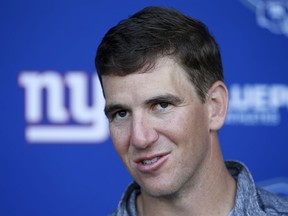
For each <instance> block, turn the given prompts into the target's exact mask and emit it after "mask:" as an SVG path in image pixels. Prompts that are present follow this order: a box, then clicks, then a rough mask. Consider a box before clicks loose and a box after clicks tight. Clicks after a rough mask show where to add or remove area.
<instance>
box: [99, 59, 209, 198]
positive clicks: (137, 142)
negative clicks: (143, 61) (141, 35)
mask: <svg viewBox="0 0 288 216" xmlns="http://www.w3.org/2000/svg"><path fill="white" fill-rule="evenodd" d="M103 86H104V92H105V96H106V107H105V112H106V114H107V116H108V118H109V127H110V134H111V137H112V141H113V143H114V145H115V148H116V150H117V152H118V154H119V156H120V157H121V159H122V161H123V162H124V164H125V166H126V167H127V169H128V170H129V172H130V173H131V175H132V176H133V178H134V179H135V181H136V182H137V183H138V184H139V185H140V186H141V188H142V193H146V194H148V195H151V196H165V195H171V194H174V193H177V192H179V191H181V190H185V188H186V187H187V186H191V185H193V184H195V182H197V181H198V182H199V181H200V179H201V177H200V176H201V175H202V174H201V173H202V172H204V171H205V163H207V161H208V160H209V154H210V153H211V152H210V145H209V115H208V113H209V112H208V107H207V104H206V103H202V102H201V101H200V100H199V98H198V97H197V95H196V92H195V89H194V87H193V85H192V84H191V82H190V81H189V80H188V79H187V75H186V74H185V72H184V70H183V69H182V68H181V67H180V66H179V65H178V64H177V63H176V62H175V61H173V60H172V59H169V58H162V59H159V60H158V62H157V64H156V66H155V68H153V69H152V70H151V71H148V72H146V73H134V74H130V75H127V76H122V77H120V76H103Z"/></svg>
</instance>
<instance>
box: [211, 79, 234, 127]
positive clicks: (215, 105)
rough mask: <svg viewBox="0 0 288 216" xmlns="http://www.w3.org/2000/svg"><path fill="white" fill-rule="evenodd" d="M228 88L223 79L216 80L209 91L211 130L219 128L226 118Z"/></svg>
mask: <svg viewBox="0 0 288 216" xmlns="http://www.w3.org/2000/svg"><path fill="white" fill-rule="evenodd" d="M228 100H229V95H228V90H227V88H226V85H225V84H224V83H223V82H221V81H216V82H215V83H214V84H213V85H212V86H211V88H210V89H209V92H208V100H207V102H208V106H209V112H210V113H209V118H210V121H209V123H210V130H219V129H220V128H221V127H222V126H223V124H224V122H225V118H226V113H227V109H228Z"/></svg>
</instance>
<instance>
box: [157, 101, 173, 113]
mask: <svg viewBox="0 0 288 216" xmlns="http://www.w3.org/2000/svg"><path fill="white" fill-rule="evenodd" d="M170 107H171V104H170V103H168V102H160V103H157V104H156V105H155V106H154V108H155V110H157V111H165V110H167V109H169V108H170Z"/></svg>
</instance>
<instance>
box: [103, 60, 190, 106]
mask: <svg viewBox="0 0 288 216" xmlns="http://www.w3.org/2000/svg"><path fill="white" fill-rule="evenodd" d="M102 81H103V88H104V92H105V97H106V102H108V103H109V102H115V100H117V102H120V101H124V100H128V99H131V100H139V98H144V99H145V98H149V97H155V96H157V94H158V95H161V94H167V93H169V94H183V93H185V92H186V93H187V91H189V92H191V94H193V93H195V91H194V87H193V85H192V83H191V82H190V81H189V80H188V78H187V74H186V72H185V71H184V70H183V69H182V67H180V65H179V64H178V63H176V62H175V61H174V60H173V59H171V58H167V57H165V58H161V59H159V60H158V61H157V62H156V64H155V66H154V67H153V68H152V69H150V70H149V71H147V72H145V73H141V72H139V73H137V72H136V73H133V74H129V75H126V76H114V75H106V76H103V77H102ZM127 97H128V98H127Z"/></svg>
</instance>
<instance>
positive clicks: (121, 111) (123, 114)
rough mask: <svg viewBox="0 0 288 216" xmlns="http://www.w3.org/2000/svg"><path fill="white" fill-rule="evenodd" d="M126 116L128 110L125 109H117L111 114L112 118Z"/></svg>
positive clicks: (117, 118)
mask: <svg viewBox="0 0 288 216" xmlns="http://www.w3.org/2000/svg"><path fill="white" fill-rule="evenodd" d="M127 116H128V112H127V111H126V110H119V111H118V112H115V113H114V114H113V115H112V119H115V120H121V119H124V118H125V117H127Z"/></svg>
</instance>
